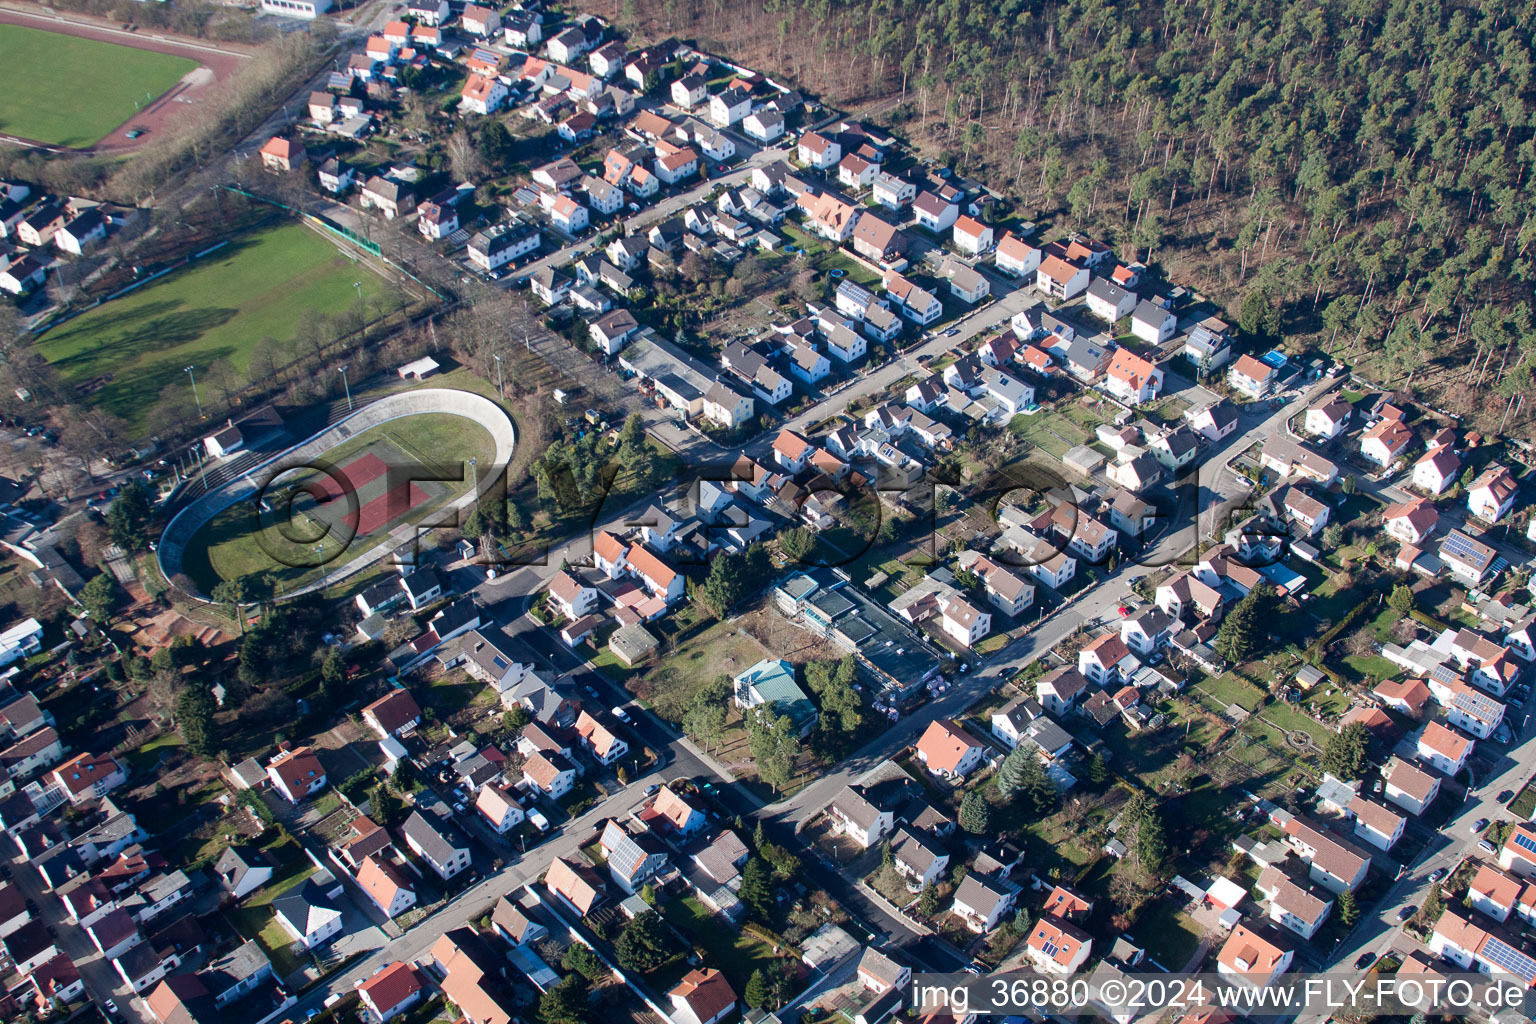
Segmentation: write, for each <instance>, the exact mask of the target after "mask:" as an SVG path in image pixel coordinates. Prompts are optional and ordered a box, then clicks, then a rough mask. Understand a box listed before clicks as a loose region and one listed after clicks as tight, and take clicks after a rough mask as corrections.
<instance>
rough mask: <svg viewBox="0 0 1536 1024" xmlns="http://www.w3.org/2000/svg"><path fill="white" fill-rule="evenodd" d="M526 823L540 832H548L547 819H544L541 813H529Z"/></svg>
mask: <svg viewBox="0 0 1536 1024" xmlns="http://www.w3.org/2000/svg"><path fill="white" fill-rule="evenodd" d="M528 822H529V824H531V825H532V826H533V827H534V828H536V829H538V830H539V831H540V832H548V831H549V819H548V818H546V817H544V814H543V812H541V811H529V812H528Z"/></svg>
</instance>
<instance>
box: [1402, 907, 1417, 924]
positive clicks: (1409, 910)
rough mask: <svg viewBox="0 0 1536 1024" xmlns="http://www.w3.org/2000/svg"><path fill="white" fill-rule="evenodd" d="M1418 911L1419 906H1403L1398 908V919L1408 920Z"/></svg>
mask: <svg viewBox="0 0 1536 1024" xmlns="http://www.w3.org/2000/svg"><path fill="white" fill-rule="evenodd" d="M1418 912H1419V908H1418V907H1412V906H1409V907H1403V908H1401V909H1400V910H1398V912H1397V919H1398V920H1399V921H1406V920H1408V919H1409V918H1410V917H1412V916H1413V915H1414V914H1417V913H1418Z"/></svg>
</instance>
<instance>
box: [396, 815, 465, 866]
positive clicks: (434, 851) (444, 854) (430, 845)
mask: <svg viewBox="0 0 1536 1024" xmlns="http://www.w3.org/2000/svg"><path fill="white" fill-rule="evenodd" d="M443 828H444V823H442V822H432V821H428V820H427V819H426V818H425V817H423V816H422V813H421V812H420V811H412V812H411V816H410V817H409V818H406V819H405V825H404V826H403V829H402V830H403V831H404V832H405V834H406V836H407V837H408V838H409V839H410V840H412V841H413V842H414V843H415V845H416V846H417V847H419V848H420V849H421V852H422V854H423V855H424V856H425V857H426V858H427V859H428V860H430V861H432V862H433V863H435V864H447V863H448V862H449V861H451V860H453V857H454V854H455V853H457V852H458V851H459V850H465V849H468V847H467V846H459V845H455V842H454V841H453V840H452V839H450V838H449V836H447V835H445V834H444V832H443ZM454 838H455V839H456V838H457V837H454Z"/></svg>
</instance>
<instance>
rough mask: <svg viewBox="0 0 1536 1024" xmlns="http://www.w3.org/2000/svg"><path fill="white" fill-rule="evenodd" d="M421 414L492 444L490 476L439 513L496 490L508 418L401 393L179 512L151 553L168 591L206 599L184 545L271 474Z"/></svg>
mask: <svg viewBox="0 0 1536 1024" xmlns="http://www.w3.org/2000/svg"><path fill="white" fill-rule="evenodd" d="M421 413H443V414H447V415H449V416H462V417H464V418H465V419H469V420H473V421H474V422H475V423H477V424H479V425H480V426H482V427H484V428H485V430H486V431H487V432H488V433H489V434H490V435H491V437H492V438H493V439H494V440H495V442H496V457H495V461H494V463H493V464H492V467H490V468H491V471H489V472H487V471H485V470H486V469H487V467H480V468H479V470H478V471H477V473H476V476H477V477H478V479H477V480H476V483H475V486H474V487H472V488H471V489H470V490H468V491H466V492H465V493H464V494H462V495H460V496H459V497H458V498H457V499H456V500H454V501H453V502H451V503H449V504H448V505H447V506H445V507H444V508H443V509H441V510H439V511H447V510H451V509H462V508H466V507H468V506H469V505H472V504H474V502H475V501H476V500H477V499H478V498H479V497H480V495H481V494H482V493H483V492H484V491H486V490H487V489H489V488H490V487H492V486H493V485H495V483H496V478H497V476H499V475H500V474H499V467H502V466H506V465H508V464H510V463H511V461H512V449H513V448H514V447H515V446H516V444H517V430H516V428H515V427H514V426H513V425H512V420H511V418H510V417H508V416H507V414H506V413H505V412H504V411H503V410H502V409H501V408H500V407H499V406H497V405H496V403H494V402H492V401H491V400H490V399H488V398H482V397H481V396H479V395H476V394H473V393H471V392H468V391H456V390H453V389H450V388H423V389H421V390H419V391H402V392H400V393H398V394H394V395H388V396H386V397H384V398H381V399H379V400H378V401H376V402H371V403H369V404H368V405H365V406H363V407H362V408H361V409H358V410H357V411H356V412H354V413H351V414H350V415H348V416H345V417H343V418H341V419H339V420H337V421H336V422H335V423H332V424H331V425H330V426H328V427H326V428H325V429H324V430H322V431H320V432H319V433H318V434H315V435H314V436H313V437H310V438H309V439H308V440H305V441H301V442H300V443H298V444H296V445H294V446H293V447H292V448H289V449H287V450H286V451H284V452H281V453H279V454H277V455H275V456H273V457H272V458H270V459H268V460H266V461H265V462H263V463H260V464H259V465H257V466H255V467H253V468H251V469H250V470H248V471H246V472H245V473H244V474H242V475H241V476H239V477H238V478H236V479H234V480H231V481H230V482H229V483H227V484H225V485H224V486H222V487H219V488H217V489H215V490H213V491H210V492H209V493H208V494H205V495H203V496H202V497H201V498H198V499H197V500H196V501H194V502H192V503H191V504H190V505H188V506H187V507H185V508H183V509H182V510H181V511H180V512H177V513H176V515H175V516H173V517H172V519H171V521H170V523H168V524H167V525H166V527H165V532H164V533H163V534H161V536H160V543H159V546H158V548H157V550H156V552H155V557H156V558H157V559H158V561H159V565H160V571H161V573H163V574H164V575H165V578H166V579H167V580H168V581H169V582H170V583H171V585H172V586H175V587H176V588H177V589H179V590H181V591H182V592H183V593H185V594H187V595H188V596H190V597H193V598H196V599H198V600H201V601H207V600H209V597H208V595H206V594H204V593H202V592H200V591H199V590H198V589H197V587H196V585H194V584H193V582H192V581H191V579H190V578H188V576H187V575H186V573H184V572H182V567H181V559H182V554H183V553H184V552H185V551H186V547H187V543H188V542H189V541H190V540H191V539H192V537H193V536H194V535H195V534H196V533H197V531H198V530H199V529H201V528H202V526H203V524H204V523H206V522H208V521H209V520H210V519H212V518H213V517H214V516H216V515H218V514H219V513H220V512H222V511H224V510H225V509H226V508H229V506H231V505H233V504H235V502H237V501H240V500H242V499H249V500H254V496H255V495H256V494H258V493H259V492H260V491H261V490H262V488H263V487H264V486H265V485H266V483H267V481H268V479H269V477H271V476H272V475H273V472H274V470H280V471H284V470H287V469H292V468H296V467H299V466H303V465H307V464H309V463H311V462H313V461H314V460H315V459H317V458H319V457H321V456H323V455H324V454H325V453H326V452H328V451H330V450H331V449H332V448H335V447H336V446H337V445H339V444H342V443H344V442H345V441H347V440H349V439H350V438H352V437H355V436H357V435H358V434H361V433H362V432H363V431H366V430H371V429H372V428H374V427H377V426H379V425H380V424H381V423H388V422H389V421H391V420H398V419H401V418H402V417H405V416H416V415H419V414H421ZM413 529H414V527H412V526H409V525H404V526H398V527H396V528H395V529H394V530H393V531H391V532H390V534H389V535H388V536H387V537H385V538H384V539H383V540H382V541H381V542H379V543H378V544H376V545H375V546H374V547H372V548H370V549H369V550H368V551H365V552H363V553H362V554H360V555H358V556H356V557H355V558H352V559H350V560H348V561H347V562H346V563H345V564H344V565H341V566H338V567H336V568H334V569H331V570H329V571H328V572H327V573H326V574H325V575H324V577H323V579H319V580H315V581H313V582H311V583H307V584H305V585H304V586H302V587H296V588H294V589H293V590H290V591H288V592H286V593H284V594H283V595H282V596H283V598H285V599H286V598H290V597H297V596H298V595H300V594H305V593H309V592H310V591H312V590H317V589H319V588H321V587H322V586H324V587H329V586H332V585H334V584H335V583H337V582H338V581H340V580H343V579H345V578H346V577H348V576H350V575H352V574H354V573H357V572H361V571H362V570H363V569H365V568H367V567H368V566H370V565H372V564H373V563H374V562H377V561H378V560H379V559H380V558H383V557H385V556H386V555H388V554H389V553H390V552H392V551H394V550H395V549H396V548H397V547H399V546H400V544H401V543H402V542H403V541H404V540H405V539H406V538H407V537H408V536H409V535H410V533H411V531H412V530H413Z"/></svg>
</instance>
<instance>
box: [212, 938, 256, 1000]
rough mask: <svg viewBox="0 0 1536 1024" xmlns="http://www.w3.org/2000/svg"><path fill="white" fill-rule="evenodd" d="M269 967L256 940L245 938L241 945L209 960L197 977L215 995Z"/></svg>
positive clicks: (221, 993)
mask: <svg viewBox="0 0 1536 1024" xmlns="http://www.w3.org/2000/svg"><path fill="white" fill-rule="evenodd" d="M271 968H272V963H271V961H269V960H268V959H267V955H266V954H265V953H263V952H262V951H261V947H260V946H259V945H257V943H256V940H255V939H247V940H246V941H245V942H244V943H243V944H242V945H239V946H236V947H235V948H234V949H232V950H230V951H229V952H228V953H225V954H224V955H223V956H221V957H219V958H218V959H216V960H213V961H211V962H210V963H209V964H208V966H207V967H204V968H203V969H202V970H201V971H199V972H198V977H200V978H202V979H203V984H204V985H206V986H207V987H208V992H209V994H210V995H213V996H216V997H217V996H220V995H223V994H224V993H225V992H227V991H229V990H230V989H232V988H234V987H235V986H236V985H239V984H240V983H242V982H245V981H247V980H249V979H251V978H254V977H258V976H260V975H261V974H263V973H265V972H267V971H270V970H271Z"/></svg>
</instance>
